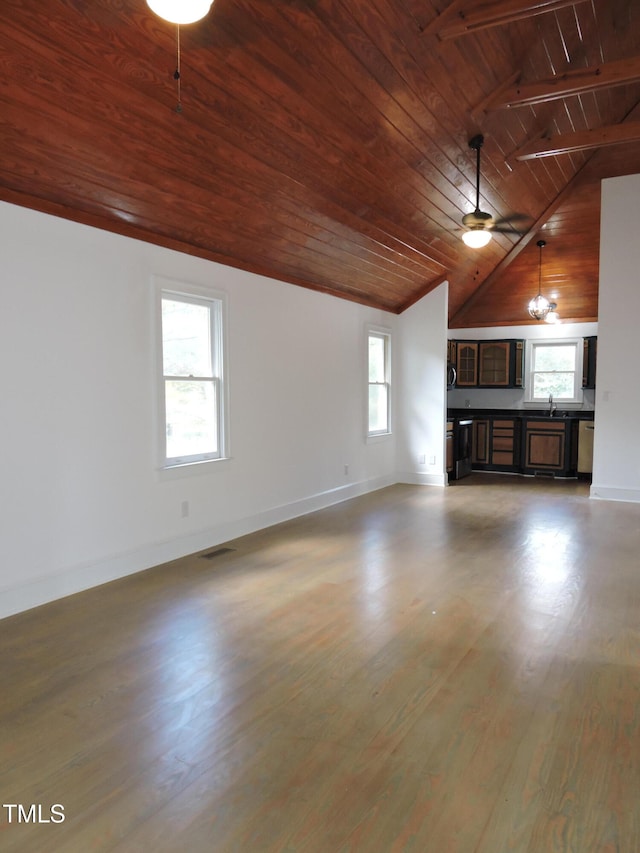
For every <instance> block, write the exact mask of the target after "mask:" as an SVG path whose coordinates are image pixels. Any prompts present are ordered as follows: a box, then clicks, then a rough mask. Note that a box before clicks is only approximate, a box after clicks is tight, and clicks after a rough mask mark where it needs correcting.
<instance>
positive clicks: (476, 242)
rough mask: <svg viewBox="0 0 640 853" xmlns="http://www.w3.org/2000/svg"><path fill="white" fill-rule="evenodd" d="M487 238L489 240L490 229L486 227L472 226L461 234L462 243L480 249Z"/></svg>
mask: <svg viewBox="0 0 640 853" xmlns="http://www.w3.org/2000/svg"><path fill="white" fill-rule="evenodd" d="M489 240H491V231H489V230H487V229H486V228H472V229H471V230H469V231H465V232H464V233H463V235H462V241H463V243H464V244H465V245H466V246H469V248H470V249H481V248H482V247H483V246H486V245H487V243H488V242H489Z"/></svg>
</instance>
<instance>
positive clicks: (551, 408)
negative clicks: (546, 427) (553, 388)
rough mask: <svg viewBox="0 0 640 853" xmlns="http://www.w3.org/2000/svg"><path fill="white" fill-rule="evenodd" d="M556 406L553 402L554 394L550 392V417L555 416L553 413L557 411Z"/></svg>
mask: <svg viewBox="0 0 640 853" xmlns="http://www.w3.org/2000/svg"><path fill="white" fill-rule="evenodd" d="M556 408H557V407H556V406H555V405H554V402H553V394H549V417H550V418H552V417H553V413H554V412H555V410H556Z"/></svg>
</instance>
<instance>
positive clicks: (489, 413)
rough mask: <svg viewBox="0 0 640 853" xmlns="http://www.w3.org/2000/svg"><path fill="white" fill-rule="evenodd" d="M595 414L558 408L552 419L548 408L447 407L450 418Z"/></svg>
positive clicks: (556, 417)
mask: <svg viewBox="0 0 640 853" xmlns="http://www.w3.org/2000/svg"><path fill="white" fill-rule="evenodd" d="M595 414H596V413H595V412H589V411H584V410H582V409H578V410H571V409H566V410H565V409H557V410H556V411H555V412H554V413H553V418H552V419H550V418H549V410H548V409H447V418H448V419H450V420H456V419H463V420H467V419H469V418H512V419H514V418H517V419H519V420H523V419H526V418H544V419H545V420H563V421H564V420H578V421H592V420H593V419H594V417H595Z"/></svg>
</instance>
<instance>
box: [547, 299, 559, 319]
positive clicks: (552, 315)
mask: <svg viewBox="0 0 640 853" xmlns="http://www.w3.org/2000/svg"><path fill="white" fill-rule="evenodd" d="M557 307H558V305H557V303H556V302H550V303H549V313H548V314H547V316H546V317H545V318H544V321H545V323H559V322H560V315H559V314H558V312H557V311H556V308H557Z"/></svg>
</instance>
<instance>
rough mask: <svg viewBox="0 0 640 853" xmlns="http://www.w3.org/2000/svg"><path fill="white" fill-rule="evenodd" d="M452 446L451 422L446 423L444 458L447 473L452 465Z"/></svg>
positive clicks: (450, 470)
mask: <svg viewBox="0 0 640 853" xmlns="http://www.w3.org/2000/svg"><path fill="white" fill-rule="evenodd" d="M453 451H454V446H453V423H451V422H448V423H447V443H446V454H445V457H446V460H447V474H451V473H452V471H453V467H454V458H455V457H454V452H453Z"/></svg>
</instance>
